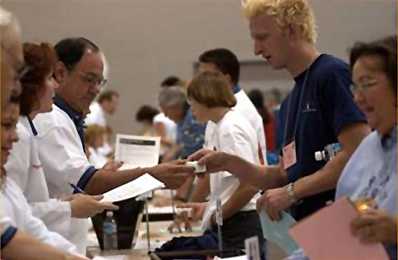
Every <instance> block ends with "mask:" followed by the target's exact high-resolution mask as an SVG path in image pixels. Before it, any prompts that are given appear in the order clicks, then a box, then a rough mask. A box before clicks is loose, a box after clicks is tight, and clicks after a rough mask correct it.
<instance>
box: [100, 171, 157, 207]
mask: <svg viewBox="0 0 398 260" xmlns="http://www.w3.org/2000/svg"><path fill="white" fill-rule="evenodd" d="M164 187H165V185H164V184H163V182H160V181H158V180H157V179H155V178H154V177H152V176H151V175H149V174H147V173H146V174H144V175H142V176H141V177H139V178H137V179H135V180H132V181H130V182H128V183H126V184H123V185H121V186H119V187H117V188H114V189H113V190H110V191H108V192H106V193H104V194H103V195H104V198H103V199H102V201H109V202H116V201H122V200H126V199H130V198H133V197H136V196H139V195H142V194H145V193H147V192H150V191H153V190H156V189H161V188H164Z"/></svg>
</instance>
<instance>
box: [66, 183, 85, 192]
mask: <svg viewBox="0 0 398 260" xmlns="http://www.w3.org/2000/svg"><path fill="white" fill-rule="evenodd" d="M69 185H70V186H71V187H72V189H73V193H83V194H85V192H84V190H82V189H80V188H79V187H78V186H76V185H75V184H73V183H69Z"/></svg>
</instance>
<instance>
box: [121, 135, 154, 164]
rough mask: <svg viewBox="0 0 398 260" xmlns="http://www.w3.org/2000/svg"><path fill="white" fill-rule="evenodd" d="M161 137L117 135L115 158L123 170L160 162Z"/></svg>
mask: <svg viewBox="0 0 398 260" xmlns="http://www.w3.org/2000/svg"><path fill="white" fill-rule="evenodd" d="M159 153H160V137H149V136H136V135H122V134H117V135H116V145H115V159H116V160H117V161H122V162H123V165H122V167H121V168H120V169H121V170H126V169H133V168H136V167H151V166H154V165H157V164H158V162H159Z"/></svg>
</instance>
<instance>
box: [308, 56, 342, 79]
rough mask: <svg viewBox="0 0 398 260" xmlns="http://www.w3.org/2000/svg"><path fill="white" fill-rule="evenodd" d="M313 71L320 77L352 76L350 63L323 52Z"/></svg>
mask: <svg viewBox="0 0 398 260" xmlns="http://www.w3.org/2000/svg"><path fill="white" fill-rule="evenodd" d="M313 71H314V73H315V74H316V75H318V77H320V78H329V77H330V76H339V75H341V76H350V72H349V66H348V64H347V63H346V62H345V61H343V60H342V59H340V58H337V57H335V56H332V55H329V54H322V55H321V56H320V57H319V58H318V60H317V61H316V63H315V66H314V68H313Z"/></svg>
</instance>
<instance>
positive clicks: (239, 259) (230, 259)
mask: <svg viewBox="0 0 398 260" xmlns="http://www.w3.org/2000/svg"><path fill="white" fill-rule="evenodd" d="M213 260H247V255H240V256H233V257H225V258H220V257H218V256H215V257H214V258H213Z"/></svg>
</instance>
